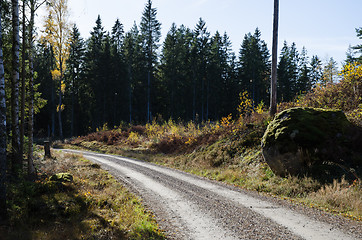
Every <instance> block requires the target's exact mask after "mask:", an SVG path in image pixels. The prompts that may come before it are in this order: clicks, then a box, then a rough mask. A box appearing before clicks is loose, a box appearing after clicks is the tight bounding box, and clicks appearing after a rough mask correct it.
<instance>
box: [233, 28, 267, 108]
mask: <svg viewBox="0 0 362 240" xmlns="http://www.w3.org/2000/svg"><path fill="white" fill-rule="evenodd" d="M260 36H261V33H260V30H259V29H258V28H257V29H256V30H255V32H254V34H253V35H252V34H251V33H249V34H247V35H245V37H244V40H243V42H242V44H241V49H240V55H239V64H240V68H239V81H240V84H241V91H245V90H246V91H248V92H249V94H250V96H251V97H252V99H253V102H254V103H256V104H258V103H260V102H261V101H263V102H264V103H267V102H269V96H270V95H269V94H268V93H269V92H268V90H269V85H270V60H269V59H270V54H269V50H268V48H267V45H266V43H265V42H264V41H263V40H261V39H260ZM241 91H240V92H241Z"/></svg>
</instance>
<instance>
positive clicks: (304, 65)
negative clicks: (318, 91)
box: [296, 47, 312, 94]
mask: <svg viewBox="0 0 362 240" xmlns="http://www.w3.org/2000/svg"><path fill="white" fill-rule="evenodd" d="M310 71H311V70H310V67H309V61H308V56H307V50H306V49H305V47H303V49H302V51H301V53H300V58H299V66H298V72H299V74H298V79H297V89H296V92H297V93H299V94H300V93H305V92H307V91H310V90H311V89H312V82H311V78H310Z"/></svg>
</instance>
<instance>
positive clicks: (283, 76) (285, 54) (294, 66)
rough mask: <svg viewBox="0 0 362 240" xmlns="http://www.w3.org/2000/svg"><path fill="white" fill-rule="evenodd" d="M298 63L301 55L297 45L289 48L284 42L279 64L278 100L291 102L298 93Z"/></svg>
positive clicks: (293, 44)
mask: <svg viewBox="0 0 362 240" xmlns="http://www.w3.org/2000/svg"><path fill="white" fill-rule="evenodd" d="M298 62H299V53H298V51H297V49H296V45H295V43H292V45H291V46H290V47H289V46H288V44H287V42H286V41H285V42H284V45H283V48H282V50H281V54H280V60H279V64H278V94H277V95H278V99H280V100H281V101H290V100H292V99H293V98H294V97H295V96H296V94H297V93H298V88H297V80H298Z"/></svg>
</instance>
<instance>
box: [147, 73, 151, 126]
mask: <svg viewBox="0 0 362 240" xmlns="http://www.w3.org/2000/svg"><path fill="white" fill-rule="evenodd" d="M149 68H150V67H149ZM150 95H151V70H150V69H148V73H147V122H148V123H149V122H150V121H151V114H150V107H151V106H150V105H151V103H150V98H151V97H150Z"/></svg>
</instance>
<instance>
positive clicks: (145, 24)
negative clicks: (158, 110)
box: [141, 0, 161, 122]
mask: <svg viewBox="0 0 362 240" xmlns="http://www.w3.org/2000/svg"><path fill="white" fill-rule="evenodd" d="M156 16H157V10H156V8H153V7H152V1H151V0H148V1H147V4H146V6H145V8H144V10H143V14H142V20H141V35H142V37H143V42H144V51H145V55H146V59H147V68H148V73H147V121H148V122H149V121H150V120H151V117H152V115H151V79H152V77H153V71H154V67H155V64H156V63H157V49H158V47H159V46H158V42H159V41H160V37H161V23H160V22H159V21H158V20H157V19H156Z"/></svg>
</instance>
